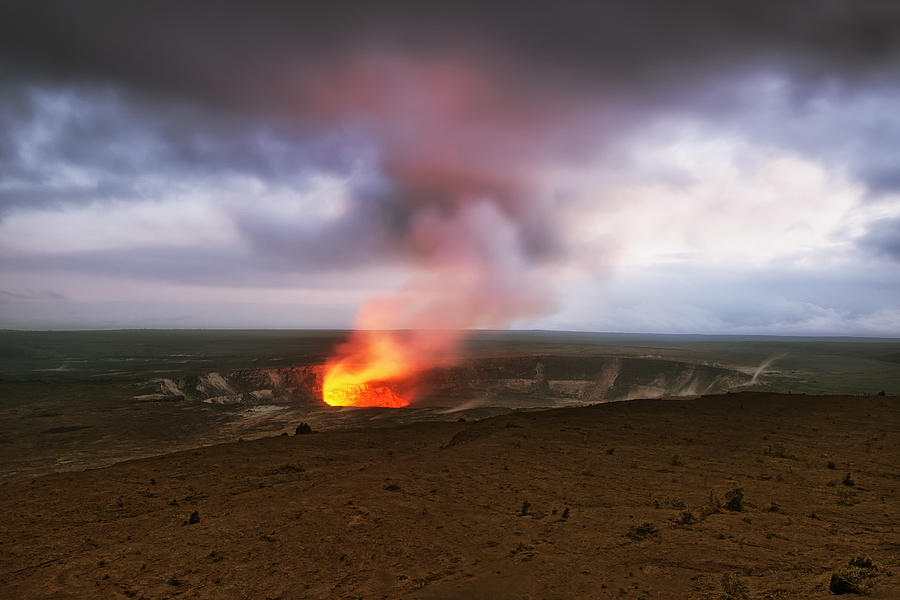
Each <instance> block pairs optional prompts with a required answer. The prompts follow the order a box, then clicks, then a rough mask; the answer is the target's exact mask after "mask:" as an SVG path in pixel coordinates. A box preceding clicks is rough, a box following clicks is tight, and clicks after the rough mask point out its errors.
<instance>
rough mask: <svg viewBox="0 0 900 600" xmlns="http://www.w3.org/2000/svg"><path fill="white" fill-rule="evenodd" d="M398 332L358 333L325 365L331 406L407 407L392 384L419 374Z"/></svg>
mask: <svg viewBox="0 0 900 600" xmlns="http://www.w3.org/2000/svg"><path fill="white" fill-rule="evenodd" d="M416 362H417V361H415V360H414V359H413V357H411V356H410V355H409V350H408V348H406V347H405V345H404V344H403V343H401V342H400V340H399V339H398V338H397V334H396V333H392V332H377V331H356V332H354V333H353V335H352V337H351V338H350V340H349V341H348V342H347V343H345V344H344V345H343V346H342V347H341V348H340V349H339V351H338V354H337V356H336V357H334V358H332V360H331V361H329V362H328V364H326V365H325V376H324V378H323V380H322V399H323V400H325V403H326V404H329V405H331V406H385V407H389V408H399V407H401V406H407V405H408V404H409V400H407V399H406V398H404V397H402V396H401V395H400V394H398V393H397V392H396V391H395V390H394V389H393V388H392V387H391V385H390V382H392V381H396V380H399V379H403V378H406V377H409V376H410V375H412V374H414V373H415V372H416V371H417V366H416Z"/></svg>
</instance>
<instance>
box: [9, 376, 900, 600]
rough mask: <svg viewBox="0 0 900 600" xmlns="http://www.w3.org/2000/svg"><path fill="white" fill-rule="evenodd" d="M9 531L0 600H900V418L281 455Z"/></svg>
mask: <svg viewBox="0 0 900 600" xmlns="http://www.w3.org/2000/svg"><path fill="white" fill-rule="evenodd" d="M0 511H2V512H0V514H2V518H0V597H2V598H29V599H30V598H61V599H62V598H154V599H156V598H176V597H178V598H210V599H227V598H254V599H255V598H259V599H265V598H282V599H288V598H420V599H426V598H431V599H436V598H500V599H502V598H510V599H520V598H542V599H547V598H551V599H552V598H560V599H562V598H646V599H648V600H651V599H652V600H657V599H666V598H668V599H673V600H675V599H679V600H680V599H685V598H697V599H726V598H728V599H743V598H752V599H762V598H784V599H792V598H808V599H815V598H831V597H833V594H832V592H831V591H829V585H830V584H831V582H832V575H833V574H834V573H835V572H838V573H839V574H840V575H842V576H845V575H848V574H849V575H852V576H853V577H856V581H857V583H858V584H859V587H860V589H863V590H865V591H867V593H868V597H870V598H882V599H889V598H890V599H896V598H900V399H898V398H892V397H878V396H876V397H850V396H845V397H836V396H826V397H814V396H802V395H797V394H795V395H776V394H759V393H740V394H726V395H720V396H707V397H703V398H699V399H694V400H635V401H630V402H619V403H611V404H601V405H596V406H590V407H582V408H565V409H555V410H549V411H543V412H514V413H510V414H505V415H501V416H498V417H493V418H490V419H485V420H482V421H478V422H471V421H470V422H445V423H417V424H413V425H407V426H401V427H394V428H383V429H367V430H353V431H331V432H326V433H313V434H310V435H293V436H286V437H285V436H278V437H270V438H264V439H257V440H253V441H245V442H240V443H230V444H223V445H218V446H210V447H205V448H201V449H197V450H190V451H184V452H179V453H175V454H169V455H166V456H160V457H155V458H149V459H141V460H134V461H129V462H124V463H119V464H116V465H113V466H111V467H107V468H103V469H97V470H90V471H84V472H71V473H59V474H52V475H47V476H43V477H39V478H36V479H30V478H28V479H19V480H10V481H6V482H4V483H3V484H2V486H0ZM858 555H867V556H868V557H869V559H870V560H871V563H872V565H873V566H870V567H865V568H860V567H858V566H854V567H848V562H849V561H850V560H851V559H853V558H854V557H856V556H858ZM858 563H859V561H857V564H858ZM867 564H868V563H867Z"/></svg>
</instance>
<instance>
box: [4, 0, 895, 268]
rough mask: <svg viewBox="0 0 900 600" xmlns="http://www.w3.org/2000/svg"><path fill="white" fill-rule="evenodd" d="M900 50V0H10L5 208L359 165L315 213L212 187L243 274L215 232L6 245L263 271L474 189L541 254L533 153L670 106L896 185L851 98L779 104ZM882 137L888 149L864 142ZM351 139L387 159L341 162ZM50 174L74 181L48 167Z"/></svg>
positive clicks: (871, 80)
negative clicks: (164, 243)
mask: <svg viewBox="0 0 900 600" xmlns="http://www.w3.org/2000/svg"><path fill="white" fill-rule="evenodd" d="M373 56H374V57H375V58H374V59H371V60H370V58H371V57H373ZM385 56H386V57H388V60H387V62H385V61H384V57H385ZM396 57H404V58H405V59H408V61H409V62H408V63H404V62H403V61H402V60H401V61H400V62H399V63H398V62H391V60H392V59H393V58H396ZM448 62H449V63H451V64H449V66H448V65H447V63H448ZM898 68H900V4H897V3H894V2H886V1H885V2H864V1H846V2H839V1H833V2H826V1H809V2H804V1H799V2H788V3H777V4H776V3H751V2H668V1H666V2H662V1H660V2H633V1H632V2H562V3H556V4H553V5H552V6H551V5H546V4H543V5H542V4H539V3H527V2H477V3H476V2H446V3H428V2H390V3H387V2H371V1H368V2H363V1H357V2H315V3H311V2H304V3H270V4H265V5H255V4H254V5H249V4H247V3H238V2H170V1H163V2H153V3H128V2H120V1H90V0H87V1H82V2H64V1H60V2H18V3H12V2H9V3H4V4H3V5H2V6H0V77H2V83H0V175H2V178H3V179H4V180H5V183H6V184H7V185H4V186H2V187H0V219H2V218H3V217H4V216H5V215H6V214H9V213H11V212H15V211H23V210H26V209H30V208H35V207H53V208H58V207H60V206H65V205H67V204H76V203H77V204H87V203H92V202H97V201H100V202H109V203H113V202H137V201H146V200H154V199H155V198H156V197H157V196H159V195H160V194H162V193H163V192H168V191H170V190H171V189H177V188H178V187H179V186H185V187H190V186H192V185H197V184H198V183H203V184H204V185H207V186H209V187H213V188H215V187H216V185H217V184H218V183H220V185H221V187H222V188H223V189H222V191H223V193H224V192H226V191H227V190H226V189H225V188H226V187H227V185H228V182H229V181H231V179H230V178H234V177H239V176H247V177H250V178H253V179H255V180H257V181H258V182H260V183H261V184H263V185H265V186H270V187H273V188H275V187H278V186H284V187H295V188H298V189H302V188H303V186H304V185H305V179H304V177H305V175H306V174H308V173H310V172H316V173H320V172H325V173H329V174H332V175H334V176H336V177H346V178H351V179H353V181H351V183H350V184H349V186H348V187H349V189H350V190H351V192H352V197H351V198H350V199H349V200H348V208H347V210H346V211H345V212H344V213H343V214H341V215H339V216H337V217H335V218H333V219H330V220H328V221H327V222H318V221H316V220H315V219H312V218H310V219H299V220H288V219H285V218H284V217H283V216H281V215H280V214H278V213H277V212H275V213H269V212H266V211H264V210H261V209H260V208H259V206H257V204H256V202H255V201H254V199H253V198H249V199H248V200H247V202H246V204H245V206H243V207H239V208H233V207H228V208H226V209H225V212H227V214H228V215H229V217H230V218H232V219H233V221H234V226H235V229H236V231H237V232H238V234H239V235H240V236H241V240H242V241H244V242H246V243H247V245H248V248H249V251H248V252H249V253H248V254H246V255H227V256H226V257H225V258H227V260H228V261H231V265H232V266H234V268H235V271H232V272H229V271H228V270H227V269H224V268H223V267H222V266H221V265H222V264H225V262H227V261H223V260H222V258H223V255H221V254H219V253H218V250H216V249H212V250H209V251H202V250H195V249H191V250H190V251H178V250H170V249H158V250H147V249H143V250H135V251H133V252H132V251H123V252H106V253H104V252H102V251H97V252H94V253H81V254H78V253H73V254H69V255H62V254H55V255H43V256H36V257H30V258H25V257H12V258H9V259H8V260H10V261H12V262H13V263H14V264H17V265H20V266H23V267H26V268H34V269H40V268H48V269H50V268H53V269H65V268H67V265H68V267H71V268H73V269H75V270H77V271H79V272H85V273H103V272H105V273H120V272H121V273H126V272H127V273H129V274H133V276H136V277H144V278H151V279H157V278H158V279H171V280H174V281H179V282H180V281H201V282H210V283H212V282H216V283H221V282H227V281H228V279H229V277H230V276H231V275H230V273H233V274H235V275H237V274H241V276H242V277H246V278H247V279H246V280H247V281H256V280H257V279H256V278H254V277H253V275H252V273H253V272H254V271H257V272H259V271H262V270H268V271H273V272H276V273H280V272H282V271H290V270H303V269H310V270H311V269H322V268H325V267H340V266H347V265H360V264H363V263H365V262H373V263H374V262H378V261H379V260H382V259H383V257H385V256H388V257H397V256H406V257H408V256H411V255H418V254H422V253H425V252H427V242H428V240H425V241H424V243H423V242H422V240H418V239H411V238H412V236H411V232H412V231H413V229H414V227H415V223H416V222H417V216H421V215H422V214H423V212H424V213H427V214H429V215H430V214H432V213H435V214H438V215H448V214H452V213H453V212H454V211H456V210H458V209H459V206H460V205H462V204H465V203H471V202H472V199H473V198H475V199H476V201H478V200H479V199H480V198H481V197H482V196H487V197H489V199H490V202H492V203H493V204H495V205H496V206H498V207H499V209H500V212H501V213H502V214H503V216H504V218H505V219H508V220H509V221H511V222H513V223H514V224H515V226H516V229H517V234H518V236H519V241H520V242H521V245H522V252H523V254H524V255H525V257H526V258H528V259H529V260H530V259H548V258H553V257H555V256H557V255H558V254H559V253H560V252H561V251H560V246H561V245H562V243H563V242H562V240H561V238H564V237H565V232H564V231H561V230H560V228H559V227H557V226H556V223H555V222H554V212H553V207H552V205H548V204H546V203H543V202H541V200H540V199H539V198H537V194H536V193H535V192H534V190H533V189H531V188H530V187H529V184H530V181H529V180H528V178H527V175H528V174H529V173H530V172H531V171H533V168H532V167H533V166H534V164H536V163H537V162H538V157H540V156H541V155H542V154H543V155H546V154H554V155H561V154H565V153H571V154H572V155H578V154H579V151H580V149H581V148H582V145H584V144H588V143H593V144H596V143H598V142H596V140H597V139H598V138H599V139H606V138H608V139H611V140H612V139H615V138H616V136H618V135H620V134H621V133H622V132H623V131H626V130H627V129H628V127H629V126H630V125H631V123H633V122H637V121H640V120H641V119H643V118H646V117H648V116H649V115H653V114H656V112H658V111H661V110H668V109H671V108H674V109H675V110H682V111H687V112H693V113H694V114H699V115H701V116H704V117H708V116H710V115H712V116H713V117H714V118H721V119H722V120H723V121H727V120H728V119H729V118H730V117H729V115H732V114H736V115H737V116H736V117H734V118H733V121H734V122H735V123H736V127H740V128H744V129H746V130H750V131H755V132H757V134H758V135H761V136H765V137H767V138H768V139H775V140H778V141H779V142H780V143H783V144H785V145H788V146H791V145H794V146H796V147H798V148H801V149H803V150H804V151H811V152H815V151H819V149H823V150H821V151H822V152H823V153H824V154H825V155H827V156H829V157H835V159H836V160H842V161H843V160H847V161H849V164H851V165H852V168H853V171H854V173H855V174H857V175H859V176H861V177H863V178H865V180H866V182H867V183H868V184H869V185H870V186H871V187H873V188H876V187H877V188H878V189H879V190H890V189H895V188H894V186H895V184H896V181H895V176H894V175H892V174H893V173H895V172H896V169H894V170H892V166H893V163H892V159H891V155H890V154H889V153H888V150H889V149H890V148H892V147H894V146H896V144H895V140H896V136H895V135H894V131H895V130H886V129H885V128H883V127H879V126H877V125H876V126H871V125H869V124H864V125H865V126H863V127H860V126H859V124H858V123H856V122H855V121H854V120H853V119H852V118H849V117H846V118H845V116H842V117H841V119H843V120H842V121H840V122H841V123H845V124H846V128H847V129H846V130H837V131H836V129H838V125H840V123H839V124H838V125H835V123H836V120H828V121H827V122H819V121H815V120H814V119H806V117H803V118H798V119H797V120H796V121H797V123H798V125H797V127H793V128H792V127H791V126H790V122H792V121H785V120H784V117H785V115H787V116H788V117H789V118H790V117H791V114H792V113H791V111H795V113H796V114H797V115H801V116H802V115H805V114H807V112H808V111H807V110H806V108H805V106H806V104H805V103H806V102H808V101H809V99H810V98H818V97H820V96H821V95H822V90H823V89H826V88H828V86H837V87H838V88H840V89H841V90H844V91H846V92H847V93H848V94H850V95H852V94H853V93H857V92H860V93H861V92H865V91H867V90H875V91H876V92H877V91H878V90H879V89H881V88H883V87H885V86H890V85H891V81H892V77H893V76H894V74H895V73H896V72H897V69H898ZM760 72H763V73H765V72H774V73H778V74H781V75H783V76H784V77H786V78H787V79H788V80H789V82H790V86H791V89H790V93H789V94H788V100H789V105H788V106H780V107H778V109H777V110H776V111H775V113H774V114H773V115H771V116H768V117H765V118H762V119H761V120H754V119H746V118H745V117H744V115H745V113H746V111H748V110H750V111H752V110H754V109H755V107H756V104H757V103H758V99H757V98H755V97H753V96H749V97H741V95H740V93H736V92H735V91H734V90H725V91H723V90H722V89H720V88H719V87H716V86H717V85H718V86H722V85H725V86H728V85H730V84H731V83H733V82H734V81H737V80H740V78H741V77H742V76H743V75H744V74H746V73H760ZM410 81H411V83H410ZM722 82H725V83H724V84H722ZM828 89H830V88H828ZM435 90H436V91H435ZM448 90H449V92H450V93H449V94H448V93H446V92H447V91H448ZM460 90H461V91H460ZM710 90H711V91H710ZM455 93H460V94H461V98H456V97H455V96H454V94H455ZM448 95H449V96H451V98H450V99H449V100H447V99H446V98H445V96H448ZM840 102H841V99H840V98H837V99H836V100H835V102H834V106H836V107H837V108H836V111H839V108H840ZM591 103H593V104H592V107H593V106H594V105H599V106H601V107H602V108H603V110H601V111H600V113H601V114H599V115H594V116H592V117H591V119H592V121H591V123H592V127H590V128H582V129H579V128H578V127H573V126H572V123H570V122H569V121H567V119H568V118H569V116H570V115H577V114H578V112H579V110H581V109H583V108H584V106H585V104H591ZM423 106H424V108H423ZM419 111H421V112H419ZM603 111H606V112H603ZM803 119H806V120H805V121H804V120H803ZM838 120H840V119H838ZM800 121H803V122H802V123H800ZM785 123H788V125H786V124H785ZM560 132H562V133H560ZM810 132H814V133H810ZM42 136H43V137H42ZM878 136H880V138H879V137H878ZM36 139H37V140H38V141H35V140H36ZM42 139H43V140H44V143H43V144H41V143H40V140H42ZM873 140H874V142H873V143H875V144H877V146H878V147H880V148H885V149H886V150H885V152H884V153H882V157H887V159H886V160H881V159H879V158H878V157H875V158H872V157H870V156H869V155H868V154H866V153H863V154H862V156H863V158H858V157H859V156H860V153H859V152H857V148H859V147H863V148H865V147H869V146H870V142H872V141H873ZM879 140H880V141H879ZM448 147H449V149H448ZM35 148H36V149H35ZM826 148H836V150H834V151H831V150H828V151H825V150H824V149H826ZM370 151H371V153H372V154H373V157H364V158H361V157H360V155H361V154H366V153H368V152H370ZM576 157H577V156H576ZM848 157H849V158H848ZM361 160H363V162H365V161H369V162H370V163H372V164H371V165H370V166H371V167H372V168H373V169H374V170H375V171H377V172H376V173H375V174H374V175H371V174H369V175H366V176H364V177H361V178H360V177H357V176H356V175H354V173H355V172H356V170H357V169H358V163H359V162H360V161H361ZM879 160H880V162H879ZM59 172H72V173H74V175H73V177H75V179H77V181H76V182H75V183H72V182H71V181H63V182H62V183H54V177H55V176H57V175H58V173H59ZM370 175H371V176H370ZM76 176H77V177H76ZM148 181H149V183H148ZM210 182H212V183H210ZM176 218H177V217H176ZM422 246H424V247H425V249H423V248H422ZM29 261H30V262H29ZM235 279H238V278H237V277H235Z"/></svg>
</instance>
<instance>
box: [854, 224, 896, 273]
mask: <svg viewBox="0 0 900 600" xmlns="http://www.w3.org/2000/svg"><path fill="white" fill-rule="evenodd" d="M860 244H861V245H862V246H863V247H864V248H866V249H867V250H869V251H871V252H874V253H875V254H877V255H880V256H884V257H887V258H890V259H892V260H895V261H897V262H900V217H894V218H892V219H880V220H878V221H875V222H874V223H873V224H872V225H871V226H870V228H869V231H868V232H867V233H866V235H865V236H864V237H863V238H862V240H861V242H860Z"/></svg>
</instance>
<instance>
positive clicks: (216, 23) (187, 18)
mask: <svg viewBox="0 0 900 600" xmlns="http://www.w3.org/2000/svg"><path fill="white" fill-rule="evenodd" d="M0 16H2V19H0V23H2V25H0V40H2V41H0V50H2V52H3V54H4V56H6V57H7V58H9V59H10V60H8V61H7V62H8V64H9V66H10V67H12V68H19V69H22V70H25V71H29V70H38V71H40V72H42V73H45V74H51V75H54V76H58V77H65V78H68V77H75V78H79V79H81V78H92V77H93V78H97V79H100V80H104V81H106V80H113V81H118V82H125V83H126V84H128V85H133V86H136V87H139V88H142V89H144V90H145V91H151V92H159V93H162V94H165V95H168V94H172V93H174V94H183V95H186V96H191V97H195V98H198V99H201V100H202V101H203V102H204V103H205V104H209V103H214V104H215V103H224V104H242V105H245V106H254V105H256V106H259V105H262V106H272V105H280V106H281V107H282V108H283V109H285V110H290V109H291V107H292V104H291V101H292V99H293V98H292V94H291V93H290V92H291V86H292V82H291V77H289V76H288V75H289V73H290V71H291V70H292V69H297V68H300V67H303V66H304V65H308V64H310V63H315V62H318V61H321V60H322V59H323V58H325V59H327V57H328V56H329V55H333V54H340V53H341V52H343V51H345V50H346V49H347V48H348V47H352V46H354V45H361V46H362V45H366V44H388V45H392V46H395V47H400V48H404V49H407V50H411V51H428V50H433V49H434V48H435V47H441V46H453V49H454V50H455V51H462V52H466V51H470V50H473V51H475V50H477V49H478V47H479V46H495V47H497V48H498V49H499V51H500V52H501V53H506V54H507V56H508V57H510V60H513V62H514V64H510V68H511V69H513V70H516V71H520V72H522V71H528V70H529V69H532V68H533V66H534V64H535V63H537V64H540V65H542V66H547V67H554V68H559V69H562V70H563V71H567V70H569V69H576V70H577V75H578V77H579V78H580V79H585V80H588V81H591V80H598V81H600V82H601V83H602V82H604V81H614V82H616V84H617V85H618V86H621V85H623V83H625V82H649V81H654V82H657V83H659V84H661V85H664V86H676V87H677V86H679V85H681V81H680V80H681V78H682V77H683V76H684V75H685V74H690V73H692V72H696V71H699V70H703V69H710V68H714V69H720V68H724V69H731V68H736V67H740V66H741V63H742V62H745V61H762V62H765V61H769V62H774V63H777V64H779V65H780V64H784V63H789V64H790V65H792V67H793V68H795V69H797V70H803V71H804V72H805V73H807V74H809V75H810V76H813V77H826V76H834V75H839V76H846V77H850V78H857V77H863V76H871V75H876V76H877V75H878V74H879V72H880V73H881V74H882V75H884V74H885V73H884V72H883V71H881V69H883V68H884V67H886V66H890V65H896V61H897V58H898V56H897V50H898V47H900V36H898V35H897V33H898V30H900V6H898V5H897V4H896V3H894V2H890V1H887V0H883V1H874V2H873V1H869V2H866V1H830V2H829V1H821V0H819V1H795V2H786V3H777V4H775V3H750V2H678V3H673V2H646V1H644V2H562V3H557V4H554V5H553V6H552V7H548V6H547V5H540V4H538V3H521V2H491V3H484V2H477V3H476V2H444V3H424V2H363V1H357V2H304V3H269V4H263V5H260V6H254V7H252V9H251V8H250V7H248V5H246V4H245V3H239V2H187V3H185V2H154V3H122V2H115V1H101V2H96V1H95V2H91V1H87V2H77V3H73V2H29V3H24V2H22V3H6V6H5V7H4V8H3V11H2V14H0ZM299 75H300V76H302V73H300V74H299ZM526 76H527V75H526Z"/></svg>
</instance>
